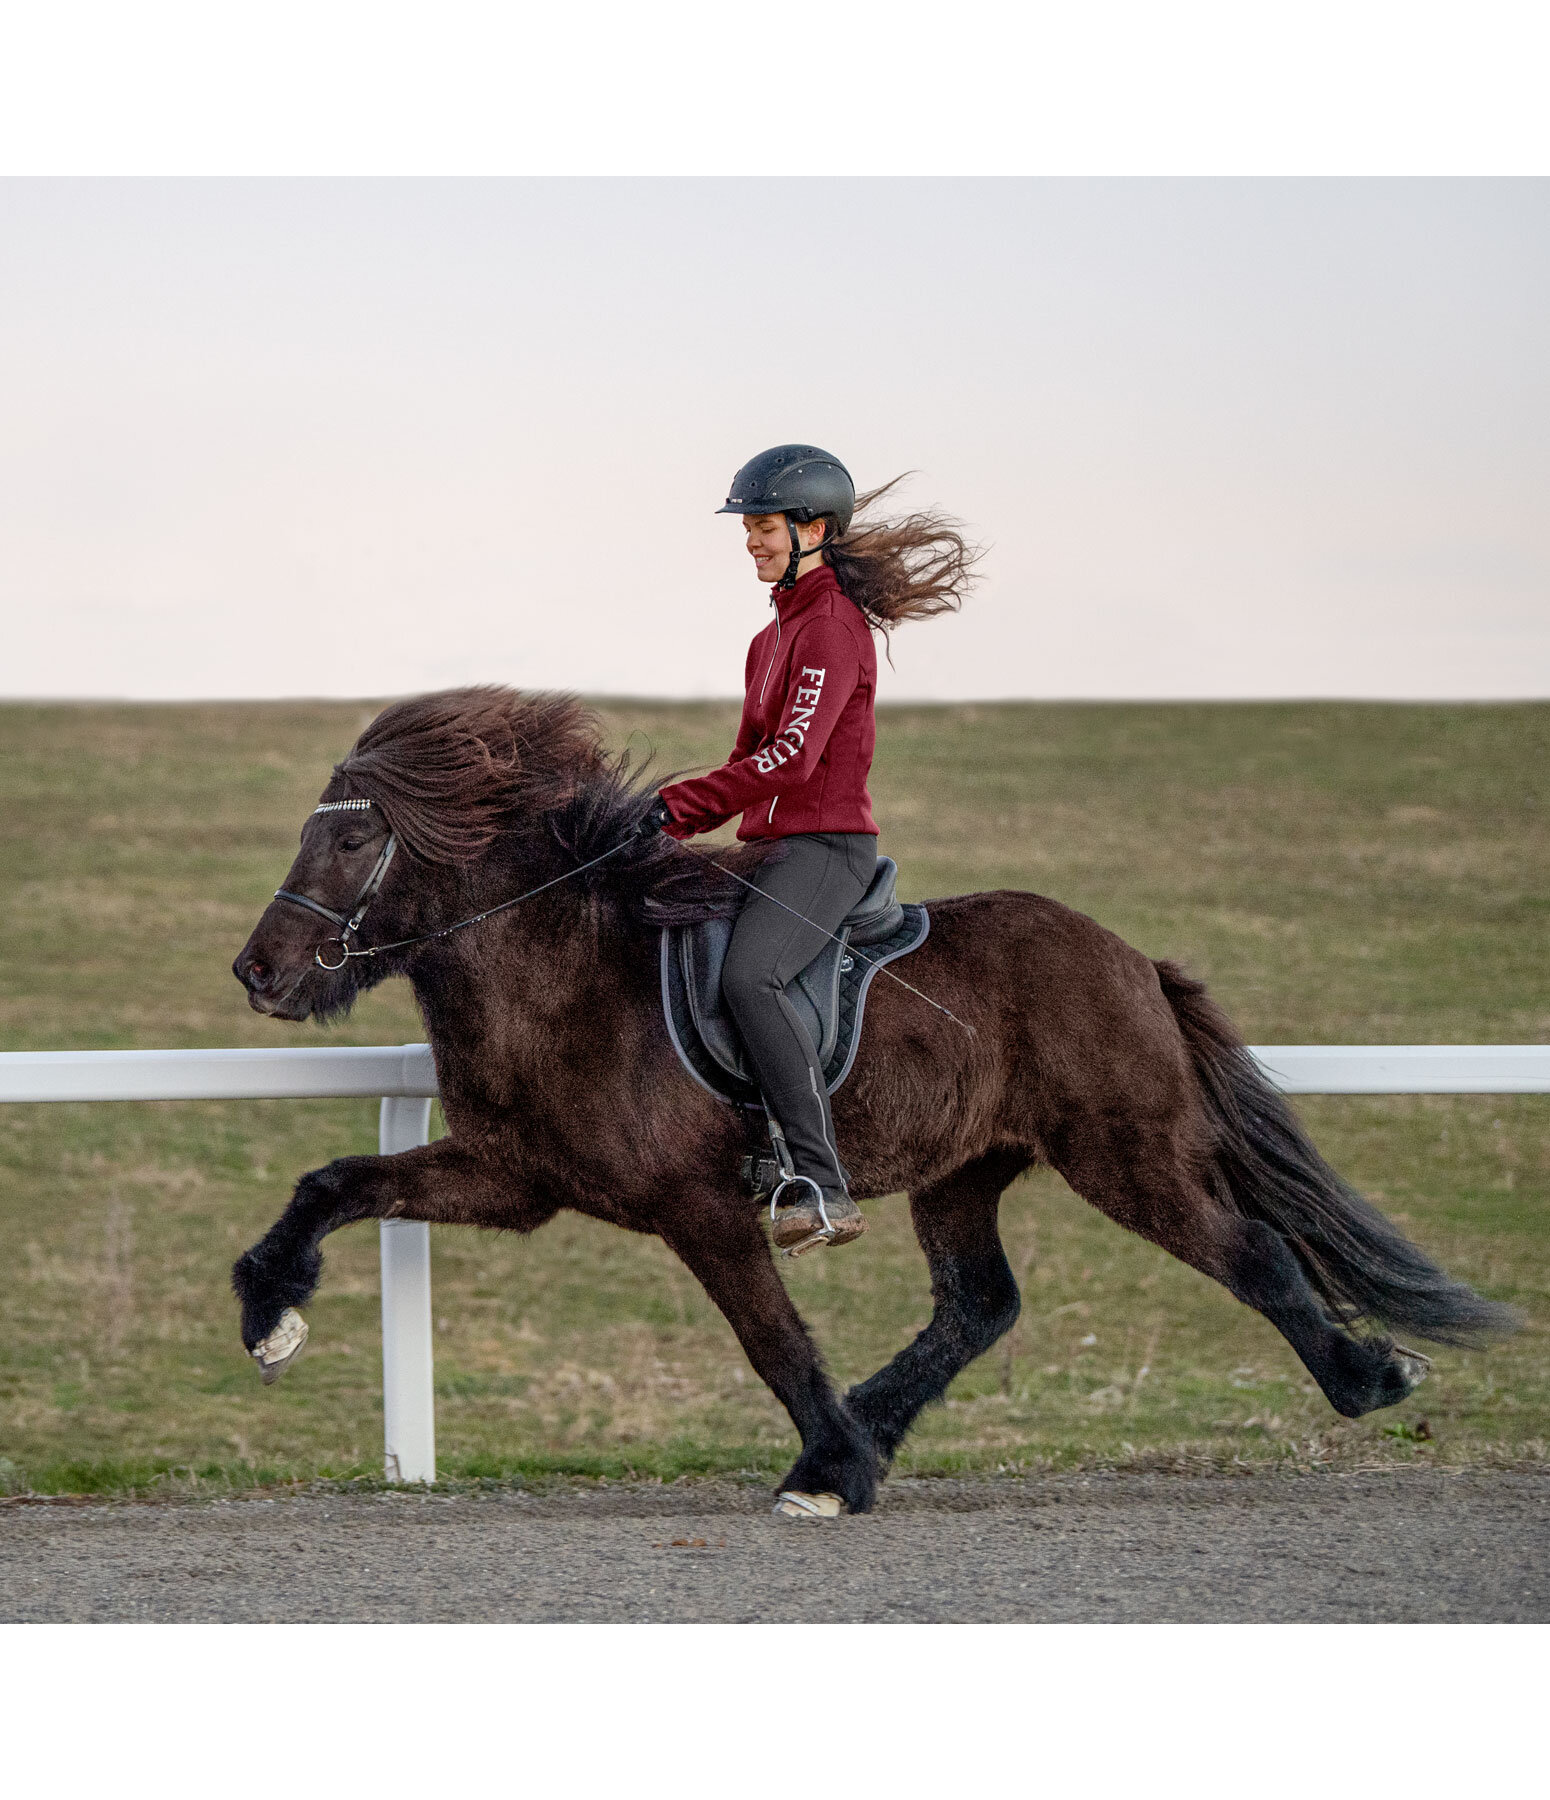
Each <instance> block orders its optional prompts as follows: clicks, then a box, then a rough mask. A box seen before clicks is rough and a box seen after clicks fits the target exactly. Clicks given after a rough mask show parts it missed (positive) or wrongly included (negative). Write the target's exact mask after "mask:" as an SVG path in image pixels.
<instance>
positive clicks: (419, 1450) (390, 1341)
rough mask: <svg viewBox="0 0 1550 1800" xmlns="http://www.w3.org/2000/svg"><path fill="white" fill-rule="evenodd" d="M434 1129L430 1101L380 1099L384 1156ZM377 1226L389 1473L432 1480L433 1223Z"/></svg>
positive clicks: (380, 1137) (380, 1141)
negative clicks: (379, 1253)
mask: <svg viewBox="0 0 1550 1800" xmlns="http://www.w3.org/2000/svg"><path fill="white" fill-rule="evenodd" d="M430 1135H431V1103H430V1101H429V1100H404V1099H384V1100H383V1102H382V1117H381V1122H380V1124H379V1126H378V1131H377V1145H378V1148H379V1149H380V1150H381V1152H382V1154H383V1155H384V1156H392V1155H394V1154H396V1153H397V1152H398V1151H400V1150H412V1149H414V1147H415V1146H416V1145H417V1144H426V1143H429V1142H430ZM379 1232H380V1236H381V1243H382V1427H383V1438H384V1444H385V1455H384V1459H383V1467H384V1472H385V1474H386V1476H387V1479H388V1480H389V1481H434V1480H435V1479H436V1400H435V1391H434V1386H433V1381H432V1356H431V1228H430V1226H429V1225H424V1224H421V1223H420V1222H419V1221H417V1220H413V1219H383V1220H382V1221H381V1223H380V1226H379Z"/></svg>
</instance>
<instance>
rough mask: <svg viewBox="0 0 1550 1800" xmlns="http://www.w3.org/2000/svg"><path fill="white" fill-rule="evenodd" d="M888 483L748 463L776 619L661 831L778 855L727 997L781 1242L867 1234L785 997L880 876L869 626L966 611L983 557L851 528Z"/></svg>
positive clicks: (671, 801)
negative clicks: (761, 1118)
mask: <svg viewBox="0 0 1550 1800" xmlns="http://www.w3.org/2000/svg"><path fill="white" fill-rule="evenodd" d="M893 485H894V483H893V482H889V483H888V484H887V486H885V487H881V488H877V489H875V490H874V491H873V492H871V493H869V494H863V495H862V496H861V497H860V499H857V497H856V490H855V486H854V484H853V483H852V481H851V478H850V474H849V472H848V471H847V469H846V468H845V465H844V464H843V463H842V462H840V460H839V458H838V457H835V456H831V455H829V453H828V452H827V451H824V450H819V449H816V448H815V447H814V446H813V445H811V444H781V445H778V446H777V447H776V448H775V449H773V450H766V451H764V452H763V453H762V454H760V455H758V456H756V457H754V458H753V460H752V461H751V462H748V463H745V464H744V465H743V467H742V468H741V469H739V470H738V472H737V474H736V475H735V476H733V478H732V491H731V493H730V494H729V495H728V497H727V503H726V505H725V506H723V507H720V508H719V509H718V510H719V511H721V512H724V513H738V514H741V516H742V521H743V529H744V532H745V533H746V536H747V546H748V553H749V555H750V556H752V557H753V560H754V568H755V570H756V571H757V574H758V578H759V580H760V581H762V582H765V583H767V584H769V585H770V586H771V587H772V588H773V590H774V591H773V593H772V594H771V596H770V603H771V605H772V606H773V607H774V608H775V618H774V620H773V621H772V622H771V623H770V624H769V625H767V626H766V627H765V628H764V630H763V631H761V632H760V633H759V635H758V636H757V637H756V638H755V639H754V641H753V643H752V644H751V645H750V646H749V651H748V661H747V666H746V668H745V670H744V677H743V679H744V685H745V689H746V694H745V698H744V701H743V717H742V723H741V725H740V727H739V729H738V733H737V743H736V745H735V746H734V748H733V751H732V755H731V758H730V759H729V760H728V762H727V763H726V764H725V765H724V766H723V767H721V768H719V769H716V770H714V771H713V772H712V773H711V774H709V775H702V776H700V777H699V778H698V779H696V780H693V781H677V782H674V783H672V785H671V786H669V787H665V788H663V789H662V791H661V794H660V795H659V796H658V801H659V805H658V807H657V809H656V813H655V815H654V817H655V822H657V823H659V824H660V825H661V826H662V829H663V830H665V831H667V832H668V833H669V834H670V835H671V836H673V837H677V838H686V837H692V836H694V835H695V834H696V833H697V832H702V831H714V830H715V829H716V827H717V826H718V825H722V824H724V823H725V822H726V821H727V820H728V819H729V818H731V817H732V815H733V814H734V813H741V814H742V815H743V817H742V823H741V825H740V826H739V827H738V833H737V835H738V836H739V837H740V838H743V839H753V838H760V839H767V838H776V839H779V840H780V847H779V849H778V850H776V851H775V852H774V853H773V854H772V855H771V857H770V859H769V860H768V861H767V862H765V863H764V864H763V865H762V866H761V868H760V871H759V878H758V879H759V887H760V889H761V890H763V891H762V892H761V893H756V894H752V895H750V896H749V898H748V901H747V903H746V904H745V905H744V907H743V909H742V911H741V913H740V914H739V915H738V921H737V925H736V927H735V929H734V931H733V933H732V942H731V945H730V946H729V948H728V950H727V956H726V964H725V969H724V972H723V974H722V982H721V987H722V993H723V995H724V997H725V999H726V1003H727V1007H728V1010H729V1011H730V1012H731V1014H732V1017H733V1019H734V1021H735V1022H736V1025H737V1028H738V1031H739V1033H740V1034H741V1036H742V1040H743V1044H744V1047H745V1049H746V1050H747V1053H748V1056H749V1058H750V1060H751V1061H752V1063H753V1066H754V1069H755V1072H756V1073H757V1075H758V1077H759V1085H760V1088H761V1090H762V1091H763V1094H764V1097H765V1099H766V1100H767V1101H768V1103H769V1106H770V1110H771V1111H772V1112H773V1113H774V1115H775V1117H776V1118H777V1119H778V1120H779V1121H780V1124H781V1127H782V1129H783V1131H784V1132H785V1137H786V1143H787V1146H788V1148H789V1149H790V1152H791V1160H792V1164H793V1166H794V1168H795V1171H796V1175H797V1177H798V1179H797V1180H796V1181H795V1182H793V1183H791V1184H789V1185H788V1186H787V1187H786V1189H785V1194H784V1197H785V1198H786V1199H787V1200H788V1201H789V1204H787V1205H785V1206H783V1207H781V1208H780V1209H779V1210H778V1211H777V1213H776V1218H775V1225H774V1232H773V1236H774V1239H775V1242H776V1244H777V1245H780V1246H781V1247H783V1248H787V1249H791V1248H796V1247H802V1248H805V1247H807V1245H808V1244H810V1243H829V1244H846V1243H849V1242H850V1240H851V1239H852V1238H856V1237H859V1236H860V1235H861V1233H862V1232H863V1231H865V1229H866V1220H865V1219H864V1218H863V1216H862V1213H861V1209H860V1208H859V1207H858V1206H857V1205H856V1203H855V1201H854V1200H852V1199H851V1197H850V1195H849V1193H848V1192H847V1191H846V1185H845V1183H846V1177H845V1170H844V1168H843V1166H842V1165H841V1163H840V1158H839V1152H838V1150H837V1148H836V1146H835V1139H834V1122H833V1119H832V1117H831V1116H830V1111H829V1096H828V1092H827V1089H826V1087H825V1085H824V1079H823V1069H822V1067H821V1065H820V1064H819V1061H818V1055H817V1051H816V1050H815V1048H814V1046H813V1042H812V1039H811V1038H810V1037H809V1035H808V1033H807V1031H806V1030H805V1029H804V1027H803V1025H802V1022H801V1020H800V1019H799V1018H798V1016H797V1014H796V1012H795V1011H794V1009H793V1008H792V1006H791V1003H790V1001H789V1000H788V999H787V998H786V992H785V988H786V983H787V982H789V981H791V980H793V979H794V978H795V977H796V976H797V975H798V974H800V973H801V971H802V970H803V969H805V968H806V967H807V965H808V964H809V963H810V962H811V961H812V960H813V958H814V957H815V956H816V955H817V954H818V953H819V951H820V950H822V948H823V947H824V944H825V943H826V942H827V941H828V934H829V933H831V932H836V931H838V929H839V926H840V922H841V921H842V920H843V919H844V917H845V915H846V914H847V913H848V912H849V911H850V910H851V908H852V907H853V906H854V905H855V904H856V902H857V901H858V900H860V898H861V897H862V895H863V894H865V892H866V891H867V888H868V887H869V886H870V885H871V881H872V877H873V875H874V874H875V873H876V869H877V825H876V823H875V822H874V820H873V818H872V802H871V798H870V796H869V795H868V793H867V785H866V780H867V772H868V770H869V769H870V768H871V766H872V750H873V746H874V743H875V741H876V737H877V728H876V724H875V721H874V718H873V704H874V701H875V698H876V693H877V654H876V650H875V648H874V646H873V642H872V632H873V630H874V629H876V630H880V631H883V632H884V633H886V632H887V631H889V630H890V629H891V628H892V626H894V625H896V624H898V623H900V622H901V621H903V620H905V619H919V618H929V617H930V616H931V615H932V614H934V613H938V612H945V611H948V610H951V609H953V608H955V607H957V606H958V605H960V604H961V603H962V598H963V591H964V589H965V587H966V586H967V583H968V580H969V572H970V568H971V565H972V563H973V561H974V559H975V555H976V552H974V551H972V550H971V549H969V548H968V547H967V546H966V545H965V544H964V541H963V539H962V538H961V537H960V536H959V535H958V533H957V532H956V531H954V530H953V529H952V528H951V525H950V523H949V522H948V521H947V520H945V519H943V518H941V517H940V516H939V515H936V514H933V513H925V514H916V515H913V516H912V517H910V518H907V519H903V520H899V521H895V522H876V523H871V522H869V523H867V524H865V525H863V526H862V527H860V529H858V530H855V531H852V529H851V526H852V519H853V517H854V516H855V515H858V514H860V513H862V512H864V511H865V510H866V509H867V508H869V507H870V506H872V505H873V504H874V503H875V502H876V501H877V500H878V499H880V498H881V497H882V496H883V495H884V494H885V493H887V492H888V489H889V488H891V487H892V486H893Z"/></svg>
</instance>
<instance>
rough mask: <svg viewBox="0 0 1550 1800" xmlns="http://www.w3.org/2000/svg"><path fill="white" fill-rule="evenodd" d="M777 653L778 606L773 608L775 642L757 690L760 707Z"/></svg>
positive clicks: (772, 604) (778, 647) (778, 640)
mask: <svg viewBox="0 0 1550 1800" xmlns="http://www.w3.org/2000/svg"><path fill="white" fill-rule="evenodd" d="M770 605H771V606H775V602H774V601H773V600H772V601H771V602H770ZM779 651H780V608H779V607H778V606H776V607H775V642H774V644H773V645H772V646H771V647H770V660H769V661H768V662H767V663H766V664H765V665H764V681H763V683H762V685H761V686H760V688H759V704H760V705H761V706H763V704H764V690H765V688H767V687H768V686H769V685H770V674H771V671H772V670H773V669H774V667H775V658H776V656H777V654H778V653H779Z"/></svg>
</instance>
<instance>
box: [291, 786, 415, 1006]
mask: <svg viewBox="0 0 1550 1800" xmlns="http://www.w3.org/2000/svg"><path fill="white" fill-rule="evenodd" d="M370 809H371V802H370V801H369V800H326V801H324V802H323V804H322V805H321V806H314V807H313V809H312V811H313V814H314V816H315V815H316V814H318V813H331V812H369V811H370ZM397 849H398V838H397V835H396V834H395V833H394V832H392V831H389V832H388V840H387V842H386V843H385V844H384V845H383V846H382V854H381V855H380V856H379V857H378V858H377V861H376V866H375V867H374V868H373V869H372V871H371V873H370V874H369V875H368V876H367V877H366V880H365V882H364V883H363V884H362V886H361V891H360V892H359V893H358V894H357V895H356V896H355V898H354V899H353V900H352V901H351V902H350V910H349V912H348V913H343V912H335V911H334V909H333V907H331V906H325V905H324V904H323V902H322V901H321V900H314V899H312V898H311V896H310V895H307V894H293V893H292V892H291V890H290V889H289V888H276V889H275V892H274V897H275V899H276V900H289V901H290V903H291V904H292V905H293V906H304V907H306V909H307V911H308V912H315V913H317V914H318V915H319V916H320V917H322V918H325V919H327V920H328V921H329V922H330V923H331V924H334V925H337V926H338V927H339V935H338V937H332V938H324V940H323V943H322V944H319V945H318V947H317V949H316V950H314V951H313V953H312V958H313V961H314V962H315V963H316V964H317V966H318V967H319V968H320V969H328V970H329V971H331V972H332V971H333V970H335V969H342V968H343V967H344V965H345V964H346V963H347V962H348V961H349V960H350V958H351V956H369V955H370V954H371V952H370V951H368V950H354V951H352V950H351V948H350V946H349V944H348V943H347V942H346V941H345V940H346V939H347V938H352V937H354V936H355V934H356V933H357V932H358V931H359V930H360V926H361V920H362V919H364V918H365V917H366V914H367V912H368V911H369V909H370V907H371V903H372V901H373V900H375V899H376V897H377V890H378V888H380V887H381V886H382V879H383V877H384V876H385V875H386V874H387V872H388V865H389V864H390V863H391V862H392V860H393V856H394V853H395V852H396V851H397ZM325 944H337V945H338V946H339V948H340V949H341V950H342V951H343V952H344V955H343V956H341V957H340V959H339V961H338V962H336V963H326V962H324V960H323V947H324V945H325Z"/></svg>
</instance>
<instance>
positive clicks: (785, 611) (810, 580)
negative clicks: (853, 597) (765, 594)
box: [770, 563, 839, 625]
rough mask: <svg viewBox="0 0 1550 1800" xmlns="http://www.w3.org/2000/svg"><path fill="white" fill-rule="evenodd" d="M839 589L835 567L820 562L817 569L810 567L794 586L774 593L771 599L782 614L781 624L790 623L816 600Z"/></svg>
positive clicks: (777, 610)
mask: <svg viewBox="0 0 1550 1800" xmlns="http://www.w3.org/2000/svg"><path fill="white" fill-rule="evenodd" d="M838 591H839V583H838V582H837V581H836V580H835V578H834V571H833V569H831V568H830V567H829V565H828V564H827V563H819V565H818V567H817V568H816V569H809V570H808V571H807V573H806V574H805V575H803V576H801V577H799V579H798V580H797V583H796V585H795V586H794V587H789V588H785V589H782V590H780V591H778V592H776V593H774V594H772V595H771V596H770V601H771V604H772V605H773V606H774V608H775V610H776V612H777V613H778V614H779V615H780V622H781V624H782V625H789V624H790V623H791V621H792V620H793V619H794V618H795V617H796V616H797V615H798V614H799V613H804V612H806V611H807V609H808V608H809V607H810V606H811V605H812V604H813V603H814V601H816V600H821V599H824V598H826V597H827V596H828V595H830V594H834V593H837V592H838Z"/></svg>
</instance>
